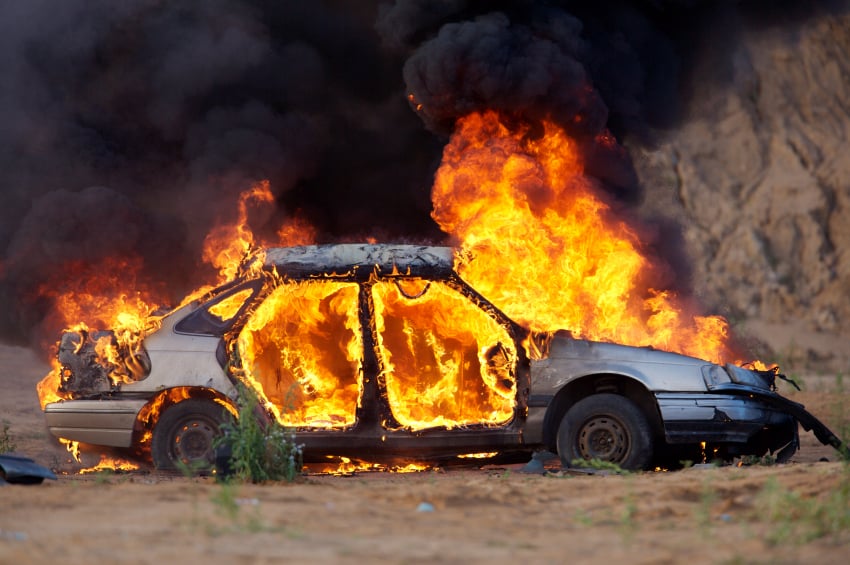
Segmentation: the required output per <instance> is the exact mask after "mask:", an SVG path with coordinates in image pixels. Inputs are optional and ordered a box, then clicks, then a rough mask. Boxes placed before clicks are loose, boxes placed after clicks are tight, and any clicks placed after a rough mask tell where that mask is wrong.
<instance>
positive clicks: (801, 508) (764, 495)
mask: <svg viewBox="0 0 850 565" xmlns="http://www.w3.org/2000/svg"><path fill="white" fill-rule="evenodd" d="M754 518H755V519H757V520H760V521H762V522H766V523H767V524H769V525H770V526H771V530H770V533H769V534H768V537H767V541H768V542H769V543H771V544H774V545H778V544H782V543H807V542H810V541H812V540H815V539H819V538H822V537H825V536H830V535H837V534H840V533H845V534H846V533H848V532H850V467H848V466H847V465H845V466H844V469H843V470H842V476H841V480H840V482H839V485H838V488H836V490H835V492H834V493H833V494H832V496H830V497H828V498H826V499H818V498H811V499H810V498H804V497H803V496H802V495H800V494H799V493H797V492H794V491H793V490H790V489H788V488H786V487H784V486H782V485H781V484H779V482H778V481H777V480H776V478H775V477H771V478H770V479H768V481H767V482H766V483H765V485H764V487H763V488H762V490H761V492H760V493H759V494H758V496H757V504H756V510H755V516H754Z"/></svg>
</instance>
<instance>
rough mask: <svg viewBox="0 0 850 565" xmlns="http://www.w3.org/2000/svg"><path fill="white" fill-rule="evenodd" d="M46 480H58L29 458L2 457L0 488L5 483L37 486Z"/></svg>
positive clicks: (0, 459) (0, 462) (6, 454)
mask: <svg viewBox="0 0 850 565" xmlns="http://www.w3.org/2000/svg"><path fill="white" fill-rule="evenodd" d="M44 479H52V480H54V481H55V480H56V475H55V474H54V473H53V471H51V470H50V469H48V468H47V467H44V466H43V465H39V464H38V463H36V462H35V461H33V460H32V459H30V458H28V457H22V456H20V455H12V454H9V453H4V454H2V455H0V486H1V485H3V484H5V483H10V484H21V485H37V484H40V483H41V482H42V481H44Z"/></svg>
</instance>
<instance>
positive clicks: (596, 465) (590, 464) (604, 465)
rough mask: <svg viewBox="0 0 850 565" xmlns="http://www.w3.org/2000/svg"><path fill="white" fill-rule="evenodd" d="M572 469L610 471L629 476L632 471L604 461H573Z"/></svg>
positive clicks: (571, 463)
mask: <svg viewBox="0 0 850 565" xmlns="http://www.w3.org/2000/svg"><path fill="white" fill-rule="evenodd" d="M570 466H571V467H575V468H578V469H596V470H599V471H609V472H610V473H612V474H614V475H628V474H630V473H631V471H627V470H626V469H623V468H622V467H620V466H619V465H617V464H616V463H612V462H611V461H603V460H602V459H573V460H572V461H571V462H570Z"/></svg>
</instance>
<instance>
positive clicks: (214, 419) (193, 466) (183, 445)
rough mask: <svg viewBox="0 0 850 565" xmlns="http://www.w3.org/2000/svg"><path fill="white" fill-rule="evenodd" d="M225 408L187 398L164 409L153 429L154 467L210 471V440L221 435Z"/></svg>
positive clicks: (211, 450)
mask: <svg viewBox="0 0 850 565" xmlns="http://www.w3.org/2000/svg"><path fill="white" fill-rule="evenodd" d="M226 418H227V411H226V410H225V408H224V407H223V406H220V405H218V404H216V403H214V402H212V401H209V400H199V399H189V400H184V401H182V402H180V403H178V404H175V405H174V406H172V407H171V408H169V409H168V410H166V411H165V413H163V414H162V416H160V418H159V422H157V423H156V426H155V427H154V429H153V439H152V440H151V458H152V459H153V464H154V467H156V468H157V469H165V470H174V469H181V470H182V469H184V468H188V469H190V470H192V472H195V473H197V472H204V471H209V470H210V469H212V468H213V466H214V464H215V447H214V446H213V442H214V441H215V439H216V438H218V437H219V436H221V435H222V431H221V425H222V424H223V423H224V422H225V419H226Z"/></svg>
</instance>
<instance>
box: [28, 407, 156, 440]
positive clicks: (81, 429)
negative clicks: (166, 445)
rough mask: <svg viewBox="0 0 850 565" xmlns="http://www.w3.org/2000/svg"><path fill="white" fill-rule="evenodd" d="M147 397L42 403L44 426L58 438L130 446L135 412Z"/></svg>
mask: <svg viewBox="0 0 850 565" xmlns="http://www.w3.org/2000/svg"><path fill="white" fill-rule="evenodd" d="M146 403H147V401H146V400H66V401H63V402H53V403H51V404H48V405H47V406H45V407H44V416H45V419H46V420H47V429H48V430H49V431H50V433H51V434H53V435H54V436H56V437H58V438H64V439H69V440H72V441H79V442H82V443H92V444H96V445H108V446H112V447H130V446H132V444H133V429H134V427H135V424H136V416H137V415H138V413H139V411H140V410H141V409H142V407H143V406H144V405H145V404H146Z"/></svg>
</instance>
